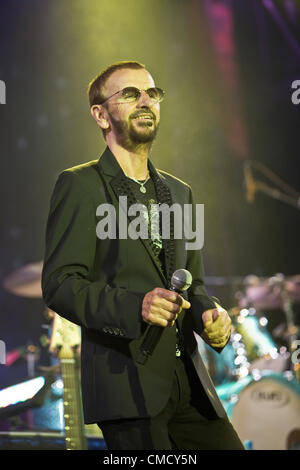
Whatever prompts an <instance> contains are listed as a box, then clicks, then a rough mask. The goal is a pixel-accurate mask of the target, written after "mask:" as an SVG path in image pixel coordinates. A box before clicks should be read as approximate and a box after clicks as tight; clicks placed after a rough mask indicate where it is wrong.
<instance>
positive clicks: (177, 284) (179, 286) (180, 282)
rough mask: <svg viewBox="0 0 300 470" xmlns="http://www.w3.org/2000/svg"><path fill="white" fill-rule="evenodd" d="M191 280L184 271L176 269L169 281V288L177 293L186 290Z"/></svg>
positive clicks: (187, 272)
mask: <svg viewBox="0 0 300 470" xmlns="http://www.w3.org/2000/svg"><path fill="white" fill-rule="evenodd" d="M192 281H193V278H192V275H191V273H190V272H189V271H187V270H186V269H177V270H176V271H175V272H174V273H173V276H172V279H171V287H172V288H173V289H176V290H179V291H185V290H187V289H188V288H189V287H190V285H191V284H192Z"/></svg>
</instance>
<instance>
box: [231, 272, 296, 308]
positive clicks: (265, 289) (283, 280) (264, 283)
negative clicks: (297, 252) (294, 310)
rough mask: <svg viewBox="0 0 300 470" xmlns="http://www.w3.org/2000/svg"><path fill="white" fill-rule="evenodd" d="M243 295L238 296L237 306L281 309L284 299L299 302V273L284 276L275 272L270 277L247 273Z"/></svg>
mask: <svg viewBox="0 0 300 470" xmlns="http://www.w3.org/2000/svg"><path fill="white" fill-rule="evenodd" d="M244 286H245V288H244V290H245V295H240V296H239V306H240V307H241V308H247V307H249V306H251V307H254V308H256V309H257V310H264V309H266V310H273V309H283V308H284V303H285V301H286V300H289V301H290V302H292V303H300V275H298V274H297V275H295V276H289V277H284V276H283V275H282V274H276V275H275V276H272V277H270V278H259V277H258V276H255V275H252V274H251V275H249V276H247V277H246V278H245V280H244Z"/></svg>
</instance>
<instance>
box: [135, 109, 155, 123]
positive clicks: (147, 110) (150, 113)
mask: <svg viewBox="0 0 300 470" xmlns="http://www.w3.org/2000/svg"><path fill="white" fill-rule="evenodd" d="M144 114H149V115H150V116H152V118H153V119H154V121H156V116H155V114H153V112H152V111H150V109H143V111H137V112H135V113H133V114H131V116H130V119H135V118H136V117H139V116H142V115H144Z"/></svg>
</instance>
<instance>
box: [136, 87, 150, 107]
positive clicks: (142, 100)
mask: <svg viewBox="0 0 300 470" xmlns="http://www.w3.org/2000/svg"><path fill="white" fill-rule="evenodd" d="M152 104H153V101H152V100H151V98H150V96H149V95H148V93H147V92H146V91H145V90H141V96H140V97H139V99H138V103H137V106H138V107H139V108H141V107H143V106H149V107H150V106H151V105H152Z"/></svg>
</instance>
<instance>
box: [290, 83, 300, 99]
mask: <svg viewBox="0 0 300 470" xmlns="http://www.w3.org/2000/svg"><path fill="white" fill-rule="evenodd" d="M292 89H293V90H295V91H293V93H292V96H291V100H292V103H293V104H299V103H300V80H294V81H293V83H292Z"/></svg>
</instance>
